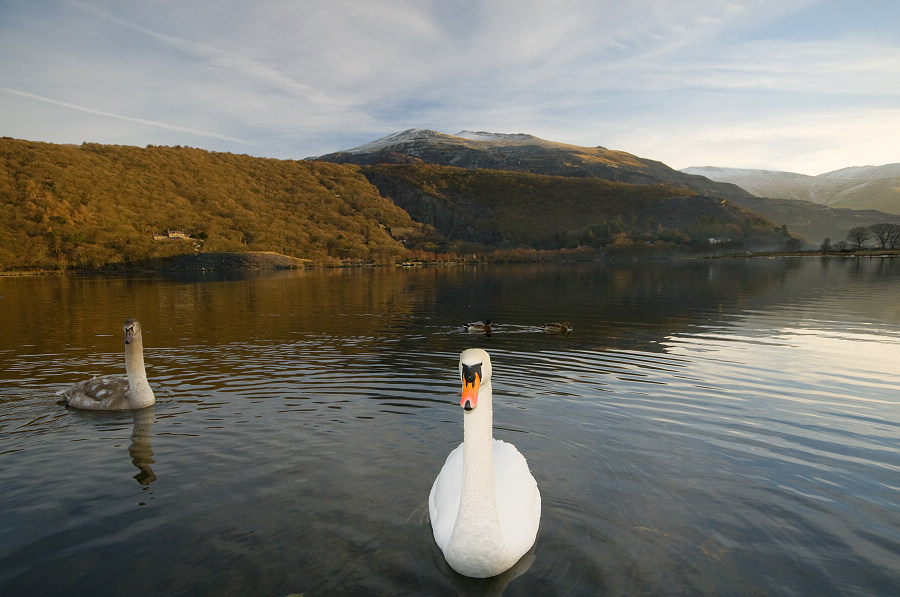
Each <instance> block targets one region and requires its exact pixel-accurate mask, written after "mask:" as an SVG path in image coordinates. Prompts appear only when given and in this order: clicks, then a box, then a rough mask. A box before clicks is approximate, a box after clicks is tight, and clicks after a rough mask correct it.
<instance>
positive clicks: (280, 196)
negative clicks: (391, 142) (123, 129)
mask: <svg viewBox="0 0 900 597" xmlns="http://www.w3.org/2000/svg"><path fill="white" fill-rule="evenodd" d="M392 227H407V228H412V229H420V228H421V227H420V226H418V225H417V224H416V223H415V222H413V221H412V220H411V219H410V217H409V215H408V214H407V213H406V212H405V211H403V210H402V209H400V208H398V207H397V206H396V205H394V204H393V203H392V202H391V201H390V200H388V199H385V198H384V197H382V196H381V195H380V194H379V193H378V191H377V189H375V188H374V187H373V186H372V185H371V184H369V182H368V181H367V180H366V179H365V178H364V177H363V176H362V175H361V174H360V173H359V172H358V170H357V169H356V168H354V167H348V166H339V165H335V164H327V163H323V162H298V161H285V160H272V159H262V158H252V157H249V156H241V155H233V154H225V153H213V152H208V151H204V150H200V149H191V148H184V147H175V148H171V147H148V148H146V149H142V148H137V147H120V146H108V145H98V144H88V143H86V144H82V145H81V146H68V145H55V144H50V143H33V142H29V141H19V140H14V139H9V138H3V139H0V269H10V268H35V267H37V268H66V267H70V266H74V267H80V268H86V267H100V266H104V265H108V264H129V263H133V262H136V261H139V260H147V259H153V258H164V257H170V256H172V255H177V254H181V253H187V252H192V251H193V250H194V245H195V244H196V245H201V244H202V245H203V248H204V250H207V251H248V250H258V251H277V252H279V253H284V254H287V255H290V256H294V257H300V258H308V259H314V260H322V259H328V258H359V259H381V258H389V257H390V256H394V255H399V254H401V253H404V252H405V251H406V249H405V248H404V247H403V246H402V245H401V244H400V243H399V242H398V241H396V240H395V239H393V238H392V237H391V236H390V234H389V232H388V229H389V228H392ZM168 229H177V230H179V231H183V232H184V233H185V234H193V236H194V238H193V239H190V240H182V239H175V240H168V239H167V240H162V241H160V240H156V241H155V240H154V237H153V235H154V233H161V232H164V231H166V230H168Z"/></svg>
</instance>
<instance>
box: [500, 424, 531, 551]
mask: <svg viewBox="0 0 900 597" xmlns="http://www.w3.org/2000/svg"><path fill="white" fill-rule="evenodd" d="M494 484H495V486H496V495H497V514H498V515H499V517H500V528H501V529H503V536H504V538H505V539H506V542H507V545H509V546H510V547H511V548H514V549H515V550H516V551H520V552H521V553H525V552H526V551H528V549H529V548H531V546H532V545H533V544H534V540H535V538H536V537H537V532H538V527H539V526H540V523H541V492H540V491H539V490H538V486H537V482H536V481H535V480H534V477H533V476H532V474H531V471H530V470H529V468H528V462H527V461H526V460H525V457H524V456H522V454H521V453H520V452H519V450H517V449H516V447H515V446H514V445H512V444H508V443H506V442H504V441H502V440H499V439H495V440H494ZM521 553H520V555H521Z"/></svg>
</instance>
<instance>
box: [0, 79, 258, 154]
mask: <svg viewBox="0 0 900 597" xmlns="http://www.w3.org/2000/svg"><path fill="white" fill-rule="evenodd" d="M0 91H2V92H4V93H10V94H13V95H18V96H20V97H25V98H28V99H32V100H37V101H40V102H46V103H48V104H52V105H54V106H59V107H61V108H68V109H70V110H77V111H79V112H85V113H88V114H94V115H96V116H104V117H107V118H113V119H115V120H122V121H125V122H134V123H137V124H143V125H147V126H151V127H154V128H160V129H165V130H169V131H180V132H184V133H190V134H192V135H199V136H201V137H211V138H214V139H221V140H223V141H233V142H234V143H241V144H245V145H250V143H249V142H247V141H244V140H242V139H238V138H236V137H229V136H228V135H220V134H217V133H211V132H208V131H201V130H198V129H192V128H189V127H183V126H177V125H174V124H168V123H165V122H158V121H153V120H147V119H145V118H134V117H131V116H124V115H122V114H113V113H111V112H104V111H103V110H95V109H93V108H89V107H86V106H77V105H75V104H70V103H68V102H61V101H58V100H54V99H51V98H48V97H41V96H39V95H35V94H33V93H28V92H25V91H19V90H18V89H8V88H6V87H0Z"/></svg>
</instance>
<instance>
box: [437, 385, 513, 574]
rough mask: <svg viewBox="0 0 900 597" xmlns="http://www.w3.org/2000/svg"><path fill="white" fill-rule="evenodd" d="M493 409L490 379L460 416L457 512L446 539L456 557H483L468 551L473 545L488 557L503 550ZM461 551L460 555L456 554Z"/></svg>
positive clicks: (474, 558) (504, 549)
mask: <svg viewBox="0 0 900 597" xmlns="http://www.w3.org/2000/svg"><path fill="white" fill-rule="evenodd" d="M492 427H493V410H492V396H491V383H490V379H488V380H486V383H482V384H481V386H480V387H479V389H478V403H477V406H476V407H475V408H474V409H472V410H470V411H466V412H465V414H464V416H463V475H462V485H461V490H460V499H459V512H458V513H457V516H456V524H455V525H454V527H453V533H452V535H451V537H450V550H451V551H455V552H457V557H460V558H469V557H471V558H473V560H476V561H477V560H478V559H479V558H481V557H483V554H477V553H471V552H468V551H467V549H466V546H468V545H472V544H477V545H480V546H481V548H482V549H485V548H486V550H487V553H490V554H491V555H496V554H502V553H504V552H505V551H506V544H505V542H504V540H503V533H502V531H501V529H500V518H499V516H498V514H497V498H496V492H495V485H494V438H493V433H492ZM460 552H461V553H460Z"/></svg>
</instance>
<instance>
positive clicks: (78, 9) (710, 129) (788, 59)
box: [0, 0, 900, 171]
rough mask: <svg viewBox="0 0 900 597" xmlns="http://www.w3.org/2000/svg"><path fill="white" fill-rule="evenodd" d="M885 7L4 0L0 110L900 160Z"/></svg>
mask: <svg viewBox="0 0 900 597" xmlns="http://www.w3.org/2000/svg"><path fill="white" fill-rule="evenodd" d="M891 6H893V5H892V4H891V3H878V4H877V5H873V6H870V7H868V8H867V10H866V11H862V12H861V11H860V10H858V9H854V8H853V7H852V6H849V7H848V6H845V5H844V4H843V3H841V2H838V1H837V0H634V1H632V2H627V3H626V2H618V1H613V0H600V1H598V0H563V1H561V2H554V3H547V2H545V1H543V0H516V1H513V0H490V1H488V0H461V1H460V2H452V3H448V2H444V1H440V0H431V1H424V2H423V1H421V0H367V1H366V2H358V1H353V0H334V1H332V2H328V3H321V2H314V1H297V2H283V1H280V0H258V2H254V3H252V4H247V3H245V2H240V1H237V0H217V1H213V0H198V1H197V2H190V3H157V4H146V3H144V4H141V3H138V4H122V3H119V2H113V1H111V0H41V2H38V3H21V4H13V5H11V8H2V9H0V11H4V10H5V11H8V12H7V13H6V14H7V15H8V16H9V17H10V18H5V15H4V13H3V12H0V17H3V18H0V52H2V53H3V54H4V56H5V58H6V59H5V60H4V62H3V63H0V85H3V86H4V87H5V88H6V90H7V93H6V96H7V97H6V99H5V100H4V99H3V98H0V127H5V128H6V129H7V130H15V131H16V132H17V134H20V135H22V136H26V137H27V136H28V135H29V133H28V131H29V130H32V131H37V130H40V131H42V135H43V137H44V138H48V139H51V140H52V139H53V138H54V135H59V136H60V137H65V138H68V137H66V133H67V132H68V135H69V136H71V135H77V134H83V128H84V127H83V126H82V127H81V128H79V127H78V126H77V125H78V123H76V122H72V123H67V122H66V121H65V119H63V118H60V117H59V111H62V110H68V111H71V110H78V111H80V112H81V113H82V114H85V115H90V116H91V117H92V120H91V128H90V131H91V134H92V135H96V136H95V137H94V139H95V140H100V141H103V139H105V138H114V139H116V142H122V140H123V139H130V140H132V141H131V142H133V143H134V144H138V145H140V144H143V143H145V142H148V141H151V139H149V138H152V142H153V143H160V140H161V139H162V140H163V141H165V139H167V138H168V139H170V141H169V142H170V143H171V144H194V145H201V146H203V145H204V144H206V143H207V141H204V140H209V141H210V142H209V143H208V146H209V147H210V148H213V149H219V150H222V149H225V150H231V149H232V146H234V149H235V150H238V151H243V150H244V147H245V146H247V145H248V144H249V146H250V147H252V148H253V151H254V152H255V153H257V154H259V155H271V156H273V157H298V156H301V157H302V156H305V155H315V154H318V153H325V152H327V151H333V150H337V149H341V148H345V147H348V146H351V145H358V144H361V143H364V142H366V141H369V140H371V139H372V138H374V137H375V136H379V135H382V134H386V133H389V132H393V131H397V130H401V129H404V128H408V127H412V126H417V127H427V128H435V129H437V130H441V131H444V132H450V133H452V132H456V131H457V130H460V129H462V128H479V129H487V130H495V131H499V132H530V133H533V134H538V135H540V136H544V137H547V138H551V139H555V140H560V141H566V142H572V143H583V144H589V145H598V144H601V145H605V146H609V147H615V148H617V149H623V150H625V151H631V152H633V153H637V154H639V155H643V156H645V157H650V158H653V159H658V160H661V161H664V162H666V163H669V164H670V165H677V166H687V165H694V164H695V163H698V162H695V161H694V160H695V159H696V160H699V163H704V164H708V163H714V162H715V161H716V160H718V159H724V158H728V159H732V158H733V159H734V160H738V159H740V160H743V161H742V162H741V164H742V165H745V166H746V167H773V168H779V167H781V166H782V160H785V159H786V158H787V157H791V158H792V161H791V163H792V164H799V163H801V162H802V163H803V164H811V165H808V166H805V167H807V168H811V169H814V170H818V171H823V170H827V169H834V168H837V167H842V166H847V165H852V164H853V163H854V161H855V160H856V159H862V158H863V156H869V157H866V159H867V160H875V161H879V160H881V161H883V162H888V161H896V160H897V159H900V155H897V154H898V153H900V152H898V151H897V150H896V148H894V152H893V153H891V150H890V148H889V147H887V146H888V145H889V144H890V142H889V141H884V142H882V139H890V138H900V130H897V129H896V128H892V127H896V122H897V118H896V114H897V113H896V112H895V111H894V108H893V106H900V78H897V77H890V76H889V75H888V73H891V72H893V71H894V70H896V68H895V67H894V65H895V64H897V63H900V40H898V36H897V34H896V31H894V29H893V27H892V26H891V25H890V23H894V22H896V19H892V17H896V16H898V15H896V14H891V13H892V12H893V13H896V12H897V10H896V9H892V8H891ZM13 49H15V52H13V51H12V50H13ZM9 90H15V92H16V94H17V95H14V94H13V93H11V92H10V91H9ZM37 104H40V105H41V106H43V108H42V109H40V110H38V109H37V108H36V105H37ZM54 109H55V110H56V111H54ZM16 111H18V113H19V114H21V116H20V117H18V118H16V117H15V116H10V114H15V113H16ZM879 118H880V119H882V122H883V123H884V128H883V129H882V130H881V131H880V133H879V131H878V130H877V127H876V129H875V130H873V129H872V128H871V126H870V123H871V122H873V121H874V120H875V119H879ZM837 121H841V122H843V123H845V126H841V127H838V126H824V125H823V123H834V122H837ZM124 122H128V123H129V124H130V126H129V127H125V129H124V130H122V127H116V126H115V124H116V123H124ZM793 124H798V125H799V126H792V125H793ZM802 127H808V128H802ZM854 130H867V131H871V132H872V133H873V134H875V136H876V139H873V140H872V141H871V142H870V143H869V144H868V145H867V146H866V148H865V149H866V150H867V153H865V154H861V153H854V148H853V147H852V146H851V145H850V144H849V141H850V140H855V139H856V138H857V137H856V136H855V135H854V133H853V131H854ZM746 132H754V133H755V135H748V134H746ZM35 134H36V133H35ZM166 135H170V136H169V137H166ZM192 137H194V138H195V139H192ZM719 140H721V141H719ZM728 142H733V143H736V144H737V143H739V144H740V145H735V146H733V147H732V148H731V150H728V149H727V143H728ZM787 147H789V148H790V152H786V151H784V150H783V148H787ZM829 147H830V148H831V150H827V148H829ZM875 148H878V149H877V151H876V149H875ZM878 156H881V157H880V158H879V157H878ZM689 157H690V158H691V160H690V162H688V163H685V160H686V159H688V158H689ZM816 164H818V166H817V165H816ZM730 165H735V164H733V163H732V164H730Z"/></svg>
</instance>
